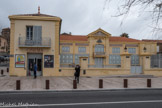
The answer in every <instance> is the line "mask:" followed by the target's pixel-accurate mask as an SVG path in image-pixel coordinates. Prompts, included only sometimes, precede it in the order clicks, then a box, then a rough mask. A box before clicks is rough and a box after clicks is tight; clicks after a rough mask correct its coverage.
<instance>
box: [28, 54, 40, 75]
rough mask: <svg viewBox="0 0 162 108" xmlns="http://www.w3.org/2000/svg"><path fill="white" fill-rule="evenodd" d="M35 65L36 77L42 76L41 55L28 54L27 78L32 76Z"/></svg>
mask: <svg viewBox="0 0 162 108" xmlns="http://www.w3.org/2000/svg"><path fill="white" fill-rule="evenodd" d="M35 63H36V65H37V76H42V54H28V70H27V76H34V64H35Z"/></svg>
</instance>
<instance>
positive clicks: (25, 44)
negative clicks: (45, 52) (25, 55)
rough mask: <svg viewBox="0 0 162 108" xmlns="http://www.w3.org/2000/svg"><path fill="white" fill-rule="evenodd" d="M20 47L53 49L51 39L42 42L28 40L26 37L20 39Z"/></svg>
mask: <svg viewBox="0 0 162 108" xmlns="http://www.w3.org/2000/svg"><path fill="white" fill-rule="evenodd" d="M18 46H19V47H45V48H50V47H51V38H49V37H44V38H42V40H27V39H26V37H19V44H18Z"/></svg>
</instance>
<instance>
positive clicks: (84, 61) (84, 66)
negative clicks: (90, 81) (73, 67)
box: [80, 57, 88, 69]
mask: <svg viewBox="0 0 162 108" xmlns="http://www.w3.org/2000/svg"><path fill="white" fill-rule="evenodd" d="M80 61H81V62H80V66H81V69H87V68H88V57H83V58H82V57H80Z"/></svg>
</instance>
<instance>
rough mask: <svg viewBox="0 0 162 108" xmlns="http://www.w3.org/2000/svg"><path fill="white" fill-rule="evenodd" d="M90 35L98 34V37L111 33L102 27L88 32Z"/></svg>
mask: <svg viewBox="0 0 162 108" xmlns="http://www.w3.org/2000/svg"><path fill="white" fill-rule="evenodd" d="M88 36H89V37H90V36H95V37H96V36H97V37H110V36H111V34H109V33H108V32H106V31H104V30H102V29H101V28H99V29H97V30H96V31H94V32H92V33H90V34H88Z"/></svg>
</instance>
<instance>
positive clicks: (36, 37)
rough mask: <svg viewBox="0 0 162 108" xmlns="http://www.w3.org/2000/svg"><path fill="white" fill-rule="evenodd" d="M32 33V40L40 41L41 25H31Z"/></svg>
mask: <svg viewBox="0 0 162 108" xmlns="http://www.w3.org/2000/svg"><path fill="white" fill-rule="evenodd" d="M33 34H34V41H35V42H38V43H40V42H41V41H42V26H33ZM38 43H37V44H38Z"/></svg>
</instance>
